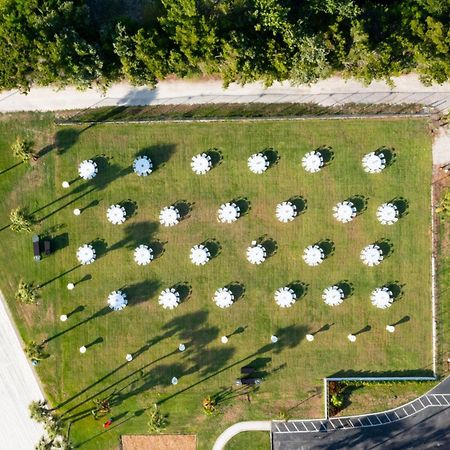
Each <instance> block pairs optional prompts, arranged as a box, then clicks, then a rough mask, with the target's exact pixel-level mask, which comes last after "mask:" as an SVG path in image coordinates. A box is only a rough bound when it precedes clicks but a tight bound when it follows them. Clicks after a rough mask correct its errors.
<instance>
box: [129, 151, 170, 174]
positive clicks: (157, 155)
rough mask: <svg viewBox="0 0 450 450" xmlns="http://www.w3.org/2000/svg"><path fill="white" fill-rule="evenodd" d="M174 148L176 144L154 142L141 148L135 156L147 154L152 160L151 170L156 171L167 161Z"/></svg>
mask: <svg viewBox="0 0 450 450" xmlns="http://www.w3.org/2000/svg"><path fill="white" fill-rule="evenodd" d="M176 148H177V146H176V144H155V145H150V146H148V147H144V148H141V149H140V150H139V151H138V152H137V153H135V156H136V157H139V156H148V157H149V158H150V159H151V161H152V164H153V171H157V170H159V169H160V168H162V167H164V166H165V165H166V164H167V163H168V162H169V160H170V158H172V156H173V154H174V153H175V151H176Z"/></svg>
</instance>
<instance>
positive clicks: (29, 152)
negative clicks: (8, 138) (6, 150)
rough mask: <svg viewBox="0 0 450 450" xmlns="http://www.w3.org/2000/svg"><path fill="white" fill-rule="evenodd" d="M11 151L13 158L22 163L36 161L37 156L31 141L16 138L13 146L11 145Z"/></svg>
mask: <svg viewBox="0 0 450 450" xmlns="http://www.w3.org/2000/svg"><path fill="white" fill-rule="evenodd" d="M11 151H12V154H13V156H14V157H15V158H19V159H21V160H22V161H23V162H26V161H29V160H30V159H33V160H36V159H37V156H36V154H35V153H34V151H33V141H30V140H27V139H24V138H21V137H17V138H16V141H15V142H14V144H13V145H11Z"/></svg>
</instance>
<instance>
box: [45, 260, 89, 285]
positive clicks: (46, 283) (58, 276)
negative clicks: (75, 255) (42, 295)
mask: <svg viewBox="0 0 450 450" xmlns="http://www.w3.org/2000/svg"><path fill="white" fill-rule="evenodd" d="M79 267H81V264H77V265H76V266H74V267H72V268H71V269H68V270H66V271H65V272H63V273H60V274H59V275H57V276H56V277H53V278H51V279H50V280H48V281H45V282H44V283H42V284H39V285H38V288H39V289H42V288H43V287H45V286H47V285H48V284H50V283H53V282H54V281H56V280H59V279H60V278H62V277H63V276H64V275H67V274H69V273H71V272H73V271H74V270H76V269H78V268H79Z"/></svg>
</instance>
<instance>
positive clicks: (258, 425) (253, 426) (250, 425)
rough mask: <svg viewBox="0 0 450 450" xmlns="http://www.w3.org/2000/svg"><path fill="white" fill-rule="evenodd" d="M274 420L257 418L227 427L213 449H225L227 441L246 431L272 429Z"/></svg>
mask: <svg viewBox="0 0 450 450" xmlns="http://www.w3.org/2000/svg"><path fill="white" fill-rule="evenodd" d="M271 429H272V422H271V421H270V420H255V421H251V422H250V421H249V422H238V423H235V424H234V425H231V427H229V428H227V429H226V430H225V431H224V432H223V433H222V434H221V435H220V436H219V437H218V438H217V440H216V442H215V443H214V447H213V450H223V449H224V448H225V445H226V444H227V442H228V441H229V440H230V439H231V438H233V436H236V434H239V433H242V432H244V431H270V430H271Z"/></svg>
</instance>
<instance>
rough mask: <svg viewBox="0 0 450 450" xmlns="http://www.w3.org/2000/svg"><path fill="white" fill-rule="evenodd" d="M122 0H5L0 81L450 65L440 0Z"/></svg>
mask: <svg viewBox="0 0 450 450" xmlns="http://www.w3.org/2000/svg"><path fill="white" fill-rule="evenodd" d="M115 3H116V2H112V3H110V2H102V1H96V2H88V1H87V0H73V1H65V0H31V1H30V0H5V1H3V2H2V3H1V5H0V17H1V20H0V61H1V62H0V89H14V88H19V89H21V90H22V91H27V90H28V89H29V88H30V86H31V85H32V84H39V85H48V84H57V85H60V86H62V85H67V84H74V85H76V86H79V87H82V88H83V87H87V86H91V85H97V86H100V87H103V88H105V87H107V86H108V83H110V82H111V81H114V80H118V79H121V78H126V79H127V80H129V81H130V82H132V83H134V84H150V85H155V84H156V82H157V81H158V80H161V79H163V78H165V77H166V76H168V75H173V74H175V75H177V76H178V77H185V76H193V75H194V76H197V75H211V74H214V75H215V74H220V75H221V77H222V79H223V82H224V84H225V85H227V84H229V83H230V82H234V81H237V82H239V83H247V82H250V81H254V80H263V81H264V83H265V84H267V85H270V84H272V83H273V82H274V81H275V80H278V81H282V80H291V81H292V82H293V83H294V84H296V83H314V82H316V81H317V80H319V79H322V78H326V77H328V76H330V75H332V74H333V73H336V72H340V73H342V74H343V75H344V76H345V77H350V76H352V77H355V78H357V79H359V80H362V81H363V82H365V83H369V82H370V81H372V80H374V79H385V80H388V81H390V79H391V77H392V76H396V75H399V74H401V73H408V72H411V71H416V72H418V73H419V74H420V77H421V79H422V81H423V82H424V83H425V84H430V83H432V82H438V83H443V82H445V81H446V80H447V79H448V78H449V74H450V58H449V46H450V33H449V22H448V17H449V13H450V5H449V3H448V2H441V1H439V0H404V1H402V2H385V1H381V0H363V1H357V0H342V1H341V0H307V1H303V2H295V1H293V0H284V1H281V2H280V1H278V0H223V1H220V2H217V1H213V0H161V1H160V2H133V3H132V4H131V5H128V4H129V2H126V1H124V2H123V6H122V8H119V10H116V9H115V8H114V5H115ZM144 3H145V4H146V5H144ZM127 5H128V7H127ZM137 5H140V6H137ZM106 6H107V8H106ZM140 8H141V9H142V11H141V10H140ZM149 8H150V9H151V13H150V14H149V13H148V12H147V13H146V9H147V10H148V9H149ZM102 10H103V11H102ZM105 10H107V12H108V13H107V14H106V13H105Z"/></svg>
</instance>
